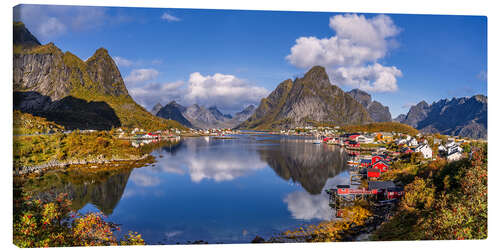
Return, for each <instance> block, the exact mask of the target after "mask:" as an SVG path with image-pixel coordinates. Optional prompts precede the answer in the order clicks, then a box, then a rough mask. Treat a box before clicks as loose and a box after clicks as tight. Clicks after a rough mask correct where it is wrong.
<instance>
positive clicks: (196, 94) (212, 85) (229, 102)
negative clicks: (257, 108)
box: [185, 72, 269, 110]
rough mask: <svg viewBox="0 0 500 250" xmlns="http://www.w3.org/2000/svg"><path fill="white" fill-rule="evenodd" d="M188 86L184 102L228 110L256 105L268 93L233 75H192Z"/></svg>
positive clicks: (196, 73)
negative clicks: (244, 105)
mask: <svg viewBox="0 0 500 250" xmlns="http://www.w3.org/2000/svg"><path fill="white" fill-rule="evenodd" d="M188 84H189V85H188V87H187V94H186V96H185V100H186V102H189V103H197V104H201V105H206V106H211V105H217V106H220V107H224V108H225V109H229V110H237V109H240V108H241V106H242V105H243V104H249V103H258V102H259V101H260V100H261V99H262V98H263V97H264V96H266V95H267V94H268V93H269V91H268V90H267V89H265V88H263V87H259V86H255V85H251V84H250V83H248V82H247V81H245V80H242V79H239V78H238V77H236V76H234V75H224V74H220V73H216V74H214V75H205V76H204V75H202V74H200V73H198V72H195V73H192V74H191V75H190V76H189V81H188Z"/></svg>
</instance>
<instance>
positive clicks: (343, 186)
mask: <svg viewBox="0 0 500 250" xmlns="http://www.w3.org/2000/svg"><path fill="white" fill-rule="evenodd" d="M350 187H351V186H350V185H337V188H350Z"/></svg>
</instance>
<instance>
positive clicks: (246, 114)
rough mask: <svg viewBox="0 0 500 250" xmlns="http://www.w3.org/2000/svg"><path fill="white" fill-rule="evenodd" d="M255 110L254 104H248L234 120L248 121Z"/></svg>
mask: <svg viewBox="0 0 500 250" xmlns="http://www.w3.org/2000/svg"><path fill="white" fill-rule="evenodd" d="M254 112H255V106H254V105H248V106H247V107H246V108H245V109H244V110H242V111H240V112H237V113H236V114H234V116H233V118H232V119H233V120H235V123H236V124H240V123H242V122H244V121H246V120H247V119H248V118H250V116H252V114H253V113H254Z"/></svg>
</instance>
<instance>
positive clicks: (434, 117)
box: [401, 95, 488, 138]
mask: <svg viewBox="0 0 500 250" xmlns="http://www.w3.org/2000/svg"><path fill="white" fill-rule="evenodd" d="M487 115H488V99H487V97H486V96H483V95H475V96H472V97H462V98H453V99H451V100H448V99H442V100H439V101H438V102H434V103H432V104H431V105H429V104H427V103H426V102H425V101H422V102H420V103H418V104H417V105H415V106H412V107H411V108H410V111H409V112H408V114H407V115H406V117H405V118H404V119H403V120H402V121H401V122H402V123H405V124H408V125H411V126H413V127H415V128H417V129H419V130H421V131H423V132H429V133H435V132H439V133H442V134H447V135H457V136H466V137H472V138H486V137H487V134H488V133H487V128H488V120H487Z"/></svg>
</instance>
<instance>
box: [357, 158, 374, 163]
mask: <svg viewBox="0 0 500 250" xmlns="http://www.w3.org/2000/svg"><path fill="white" fill-rule="evenodd" d="M359 163H361V164H363V163H369V164H372V160H371V159H361V161H360V162H359Z"/></svg>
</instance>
